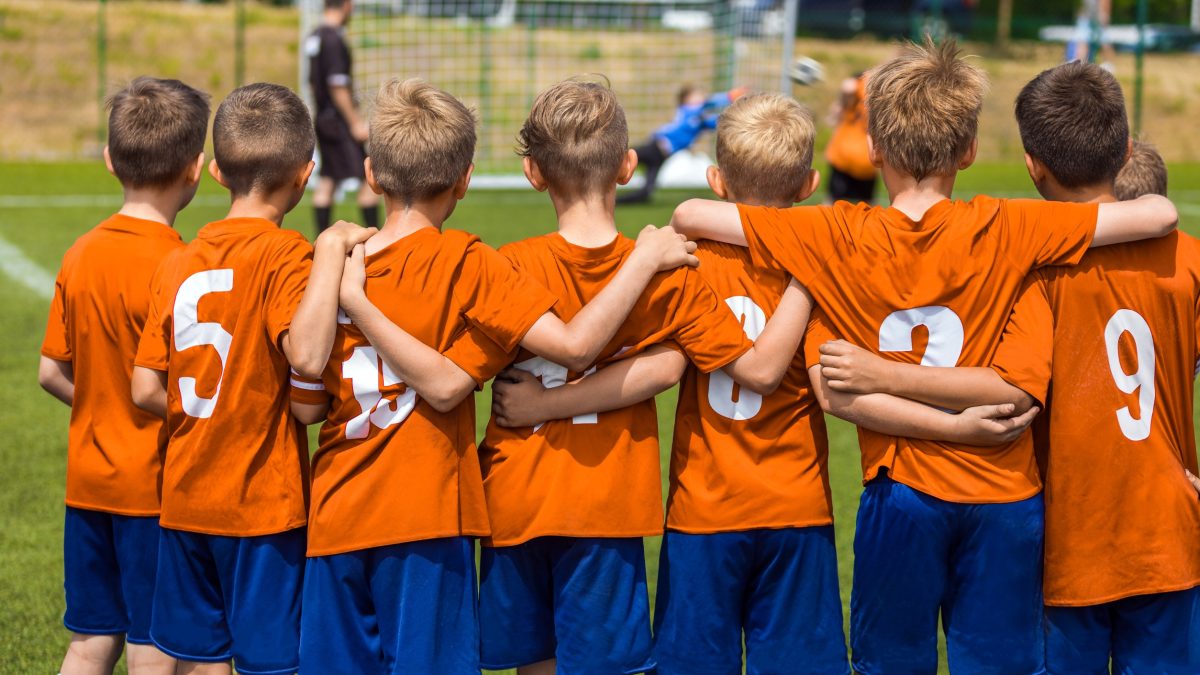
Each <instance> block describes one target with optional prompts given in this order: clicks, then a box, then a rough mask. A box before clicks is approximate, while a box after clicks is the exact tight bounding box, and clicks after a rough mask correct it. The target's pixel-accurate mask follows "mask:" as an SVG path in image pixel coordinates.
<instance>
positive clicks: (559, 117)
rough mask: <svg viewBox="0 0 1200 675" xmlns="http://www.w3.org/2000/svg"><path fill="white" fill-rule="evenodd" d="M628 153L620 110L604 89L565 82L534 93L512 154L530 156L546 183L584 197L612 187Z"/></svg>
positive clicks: (594, 84)
mask: <svg viewBox="0 0 1200 675" xmlns="http://www.w3.org/2000/svg"><path fill="white" fill-rule="evenodd" d="M628 150H629V128H628V127H627V126H626V122H625V110H624V109H622V108H621V104H620V103H619V102H618V101H617V95H616V94H614V93H613V91H612V89H610V88H609V87H608V85H606V84H602V83H599V82H589V81H585V80H581V79H570V80H566V81H564V82H559V83H558V84H556V85H554V86H552V87H550V88H549V89H546V90H545V91H543V92H542V93H540V94H538V96H537V99H535V100H534V102H533V108H532V109H531V110H530V111H529V118H528V119H526V120H525V124H524V125H522V126H521V131H520V133H519V134H518V135H517V154H519V155H521V156H522V157H531V158H533V160H534V161H535V162H537V165H538V168H539V169H540V170H541V172H542V176H543V177H544V178H545V179H546V181H547V182H548V183H549V184H550V185H552V186H554V187H555V188H558V189H561V190H569V191H582V192H588V191H591V190H605V189H607V188H608V187H610V186H614V185H616V181H617V174H618V173H620V171H621V162H622V160H623V159H624V158H625V153H626V152H628Z"/></svg>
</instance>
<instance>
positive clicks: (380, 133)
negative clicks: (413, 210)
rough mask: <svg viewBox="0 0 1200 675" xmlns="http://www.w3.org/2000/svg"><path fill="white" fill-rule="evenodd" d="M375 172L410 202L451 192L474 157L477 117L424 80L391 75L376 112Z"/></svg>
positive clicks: (391, 192)
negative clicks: (405, 78)
mask: <svg viewBox="0 0 1200 675" xmlns="http://www.w3.org/2000/svg"><path fill="white" fill-rule="evenodd" d="M370 149H371V172H372V173H373V174H374V175H375V182H376V183H378V184H379V187H380V188H382V189H383V192H384V194H386V195H387V196H388V197H391V198H392V199H398V200H400V201H402V202H403V203H404V204H405V205H406V206H407V205H411V204H412V203H413V202H415V201H422V200H426V199H429V198H431V197H435V196H437V195H439V194H441V193H443V192H445V191H446V190H449V189H450V188H451V187H453V186H454V184H455V183H457V182H458V180H459V179H460V178H462V176H463V174H464V173H466V171H467V169H468V168H469V167H470V166H471V161H472V159H473V158H474V157H475V117H474V115H472V114H471V111H470V110H469V109H468V108H467V106H465V105H463V104H462V102H461V101H459V100H458V99H456V98H454V97H453V96H451V95H450V94H447V93H446V92H444V91H442V90H441V89H438V88H436V87H434V86H433V85H431V84H429V83H428V82H425V81H424V80H419V79H409V80H400V79H392V80H390V81H388V82H386V83H384V85H383V86H382V87H380V89H379V94H378V96H376V98H375V109H374V111H373V112H372V113H371V137H370Z"/></svg>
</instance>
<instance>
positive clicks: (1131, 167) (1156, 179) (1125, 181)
mask: <svg viewBox="0 0 1200 675" xmlns="http://www.w3.org/2000/svg"><path fill="white" fill-rule="evenodd" d="M1115 192H1116V195H1117V199H1120V200H1121V201H1127V200H1129V199H1137V198H1138V197H1141V196H1144V195H1162V196H1164V197H1166V196H1167V164H1166V162H1164V161H1163V158H1162V155H1160V154H1158V150H1156V149H1155V148H1154V146H1153V145H1150V144H1149V143H1146V142H1145V141H1134V142H1133V152H1132V153H1131V154H1130V155H1129V161H1128V162H1125V166H1124V167H1123V168H1122V169H1121V172H1120V173H1118V174H1117V182H1116V190H1115Z"/></svg>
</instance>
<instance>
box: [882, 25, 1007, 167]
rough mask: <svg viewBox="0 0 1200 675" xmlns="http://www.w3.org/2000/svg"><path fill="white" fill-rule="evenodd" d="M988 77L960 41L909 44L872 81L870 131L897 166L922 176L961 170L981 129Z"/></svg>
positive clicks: (887, 157)
mask: <svg viewBox="0 0 1200 675" xmlns="http://www.w3.org/2000/svg"><path fill="white" fill-rule="evenodd" d="M986 91H987V76H986V75H984V73H983V71H982V70H980V69H979V68H977V67H976V66H973V65H971V64H969V63H967V61H966V60H965V59H963V58H962V56H961V51H960V50H959V48H958V46H957V44H955V42H954V41H953V40H947V41H946V42H943V43H942V44H940V45H934V44H933V42H932V41H930V40H928V39H927V40H926V41H925V43H924V44H923V45H917V44H913V43H909V44H908V45H907V46H906V47H905V48H904V50H903V52H902V53H901V54H900V55H899V56H897V57H896V58H894V59H892V60H891V61H888V62H887V63H885V64H883V65H881V66H879V68H877V69H876V70H874V71H872V72H871V73H869V74H868V79H867V131H868V133H870V135H871V140H872V141H873V142H874V144H875V147H876V149H877V150H878V151H879V153H880V154H881V155H882V156H883V158H884V159H885V160H886V161H887V162H888V164H891V165H892V166H894V167H895V168H896V169H899V170H900V171H902V172H904V173H906V174H908V175H910V176H912V177H913V178H915V179H917V180H922V179H924V178H927V177H929V176H939V175H950V174H953V173H954V172H956V171H957V170H958V165H959V163H960V162H961V161H962V158H963V156H964V155H965V154H966V153H967V151H968V150H969V149H970V148H971V143H972V142H973V141H974V140H975V134H976V132H977V130H978V128H979V111H980V109H981V108H982V107H983V96H984V93H985V92H986Z"/></svg>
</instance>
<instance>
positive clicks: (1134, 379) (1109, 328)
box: [1104, 309, 1154, 441]
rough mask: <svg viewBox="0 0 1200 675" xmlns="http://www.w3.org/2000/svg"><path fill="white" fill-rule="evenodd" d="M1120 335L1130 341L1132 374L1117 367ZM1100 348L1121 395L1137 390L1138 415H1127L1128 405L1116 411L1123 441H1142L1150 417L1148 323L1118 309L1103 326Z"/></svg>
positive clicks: (1150, 341) (1151, 375)
mask: <svg viewBox="0 0 1200 675" xmlns="http://www.w3.org/2000/svg"><path fill="white" fill-rule="evenodd" d="M1124 333H1129V335H1130V336H1131V337H1132V338H1133V348H1134V351H1135V352H1136V353H1137V370H1136V371H1134V372H1133V373H1132V374H1129V373H1126V372H1125V369H1124V368H1122V367H1121V355H1120V352H1119V350H1118V345H1119V343H1120V341H1121V335H1122V334H1124ZM1104 346H1105V348H1106V349H1107V351H1108V369H1109V370H1110V371H1112V376H1113V382H1115V383H1116V385H1117V389H1120V390H1121V391H1122V393H1125V394H1132V393H1133V392H1134V390H1137V392H1138V410H1139V411H1141V414H1142V416H1141V417H1140V418H1135V417H1134V416H1133V414H1132V413H1130V412H1129V406H1125V407H1124V408H1121V409H1120V410H1118V411H1117V424H1118V425H1120V427H1121V433H1122V434H1125V438H1128V439H1129V440H1131V441H1144V440H1146V439H1147V438H1148V437H1149V436H1150V421H1151V420H1152V419H1153V418H1154V336H1153V335H1151V334H1150V324H1148V323H1146V320H1145V319H1144V318H1142V315H1141V314H1138V313H1137V312H1135V311H1133V310H1132V309H1118V310H1117V312H1116V313H1115V314H1113V315H1112V318H1111V319H1109V320H1108V325H1106V326H1105V327H1104Z"/></svg>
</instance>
